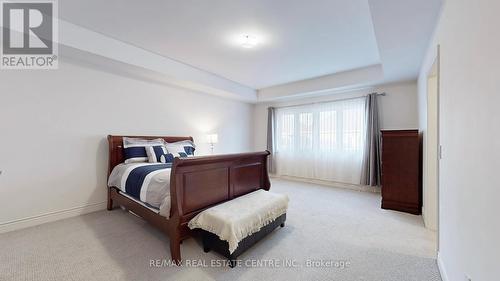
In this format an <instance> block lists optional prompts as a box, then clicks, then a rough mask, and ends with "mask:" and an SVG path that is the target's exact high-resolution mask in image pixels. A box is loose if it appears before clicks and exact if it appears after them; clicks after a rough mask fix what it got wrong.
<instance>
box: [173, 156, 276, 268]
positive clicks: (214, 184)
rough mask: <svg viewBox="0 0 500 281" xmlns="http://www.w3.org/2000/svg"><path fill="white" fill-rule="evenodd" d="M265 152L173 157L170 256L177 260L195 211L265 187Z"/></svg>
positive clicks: (266, 187)
mask: <svg viewBox="0 0 500 281" xmlns="http://www.w3.org/2000/svg"><path fill="white" fill-rule="evenodd" d="M268 156H269V152H268V151H263V152H254V153H240V154H228V155H216V156H201V157H189V158H176V159H175V160H174V163H173V165H172V175H171V179H170V196H171V198H172V199H171V200H172V204H171V209H170V220H172V221H175V222H176V223H174V224H173V226H177V227H174V229H171V233H170V247H171V253H172V259H173V260H175V261H180V241H182V240H183V239H185V238H187V237H189V236H190V232H191V231H190V229H189V228H188V226H187V224H188V222H189V220H191V219H192V218H193V217H194V216H196V215H197V214H198V213H199V212H201V211H203V210H205V209H207V208H210V207H211V206H214V205H216V204H220V203H222V202H225V201H229V200H231V199H233V198H236V197H239V196H242V195H244V194H247V193H250V192H252V191H255V190H258V189H264V190H269V188H270V186H271V184H270V182H269V174H268V171H267V157H268Z"/></svg>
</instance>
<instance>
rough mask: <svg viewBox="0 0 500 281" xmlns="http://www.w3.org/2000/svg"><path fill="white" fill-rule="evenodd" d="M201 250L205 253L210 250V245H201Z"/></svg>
mask: <svg viewBox="0 0 500 281" xmlns="http://www.w3.org/2000/svg"><path fill="white" fill-rule="evenodd" d="M203 252H205V253H208V252H210V247H208V246H205V245H204V246H203Z"/></svg>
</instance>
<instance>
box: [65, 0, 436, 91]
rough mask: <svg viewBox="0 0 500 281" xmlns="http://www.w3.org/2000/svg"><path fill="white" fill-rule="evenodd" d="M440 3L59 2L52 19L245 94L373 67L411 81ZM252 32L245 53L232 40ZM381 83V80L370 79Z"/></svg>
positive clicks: (258, 0) (347, 0) (353, 0)
mask: <svg viewBox="0 0 500 281" xmlns="http://www.w3.org/2000/svg"><path fill="white" fill-rule="evenodd" d="M440 5H441V0H425V1H422V0H311V1H304V0H273V1H269V0H245V1H243V0H240V1H236V0H211V1H197V0H183V1H180V0H178V1H173V0H151V1H136V0H135V1H133V0H106V1H101V0H85V1H59V15H60V18H61V19H63V20H65V21H68V22H71V23H73V24H76V25H78V26H81V27H84V28H87V29H89V30H92V31H96V32H98V33H101V34H103V35H106V36H108V37H111V38H114V39H118V40H120V41H123V42H125V43H129V44H131V45H134V46H136V47H139V48H142V49H144V50H147V51H150V52H153V53H156V54H157V55H161V56H163V57H166V58H170V59H173V60H175V61H178V62H182V63H184V64H187V65H190V66H192V67H194V68H197V69H199V70H203V71H207V72H210V73H211V74H214V75H216V76H219V77H221V78H226V79H228V80H231V81H234V82H237V83H239V84H241V85H244V86H247V87H249V88H252V89H264V88H269V87H271V86H277V85H282V84H287V83H290V82H296V81H300V80H304V79H311V78H316V77H320V76H328V75H335V74H338V73H342V72H346V71H351V70H356V69H363V68H367V67H372V66H374V65H381V66H382V69H383V70H382V71H383V77H382V78H379V80H383V81H397V80H408V79H415V78H416V77H417V75H418V72H419V68H420V63H421V61H422V60H423V56H424V54H425V51H426V49H427V45H428V43H429V41H430V37H431V35H432V31H433V29H434V26H435V22H436V19H437V17H438V13H439V8H440ZM247 33H248V34H252V35H255V36H256V37H257V39H258V40H259V41H260V42H259V44H258V45H257V46H256V47H254V48H252V49H245V48H242V47H241V46H240V45H239V43H237V42H236V41H237V39H239V36H241V35H242V34H247ZM379 82H380V81H379Z"/></svg>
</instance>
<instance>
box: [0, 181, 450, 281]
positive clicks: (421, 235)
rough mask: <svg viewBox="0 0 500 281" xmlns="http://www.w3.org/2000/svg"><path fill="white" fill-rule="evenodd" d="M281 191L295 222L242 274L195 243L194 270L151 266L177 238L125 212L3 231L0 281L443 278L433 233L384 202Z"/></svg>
mask: <svg viewBox="0 0 500 281" xmlns="http://www.w3.org/2000/svg"><path fill="white" fill-rule="evenodd" d="M272 190H273V191H274V192H279V193H286V194H288V195H289V196H290V208H289V212H288V220H287V225H286V227H285V228H280V229H277V230H276V231H274V232H273V233H271V234H270V235H269V236H268V237H267V238H266V239H265V240H263V241H261V242H260V243H259V244H257V245H255V246H254V247H253V248H251V249H250V250H249V251H248V252H246V253H245V254H244V255H243V256H241V259H242V260H243V266H239V267H237V268H234V269H231V268H229V267H227V266H221V267H218V266H217V265H218V264H215V265H216V266H214V267H212V266H211V263H217V262H218V261H219V260H220V261H222V258H220V257H219V256H217V255H216V254H214V253H212V252H211V253H204V252H203V250H202V248H201V246H200V242H199V241H197V240H195V239H189V240H186V241H184V243H183V244H182V246H181V251H182V255H183V258H184V259H186V260H189V261H190V263H191V264H190V265H189V266H187V265H185V266H183V267H176V266H169V265H168V264H164V266H161V267H152V266H150V263H151V260H156V259H159V260H160V262H161V261H162V260H163V259H167V261H168V259H169V254H168V253H169V246H168V238H167V237H165V236H163V235H162V234H161V233H160V232H158V231H156V230H155V229H154V228H152V227H151V226H149V225H148V224H147V223H146V222H144V221H142V220H141V219H140V218H137V217H135V216H133V215H131V214H128V213H126V212H124V211H122V210H120V209H117V210H114V211H112V212H108V211H101V212H97V213H93V214H89V215H85V216H80V217H76V218H71V219H66V220H62V221H58V222H54V223H49V224H45V225H40V226H37V227H32V228H28V229H24V230H20V231H15V232H10V233H5V234H1V235H0V280H68V281H69V280H130V281H136V280H343V281H345V280H370V281H391V280H394V281H413V280H415V281H416V280H422V281H434V280H441V278H440V276H439V272H438V269H437V265H436V261H435V259H434V258H432V256H433V255H434V253H433V252H434V250H433V247H434V244H435V241H434V240H433V233H432V232H430V231H427V230H426V229H425V228H424V227H423V224H422V219H421V217H419V216H412V215H407V214H402V213H398V212H392V211H385V210H381V209H380V208H379V205H380V195H378V194H373V193H364V192H357V191H351V190H344V189H338V188H332V187H325V186H319V185H313V184H304V183H296V182H289V181H283V180H273V186H272ZM308 260H314V261H321V260H322V261H323V264H320V263H319V262H316V263H315V265H316V266H315V267H311V266H308V264H307V261H308ZM285 263H287V264H285ZM328 263H329V264H328ZM266 264H267V266H265V265H266ZM273 265H274V266H273Z"/></svg>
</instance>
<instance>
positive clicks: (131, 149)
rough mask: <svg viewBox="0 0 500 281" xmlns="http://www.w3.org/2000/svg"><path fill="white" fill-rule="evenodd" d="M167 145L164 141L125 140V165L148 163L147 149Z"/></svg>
mask: <svg viewBox="0 0 500 281" xmlns="http://www.w3.org/2000/svg"><path fill="white" fill-rule="evenodd" d="M161 145H165V141H164V140H163V139H154V140H145V139H138V138H127V137H124V138H123V155H124V158H125V163H137V162H147V161H148V154H147V152H146V148H147V147H151V146H161Z"/></svg>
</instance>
